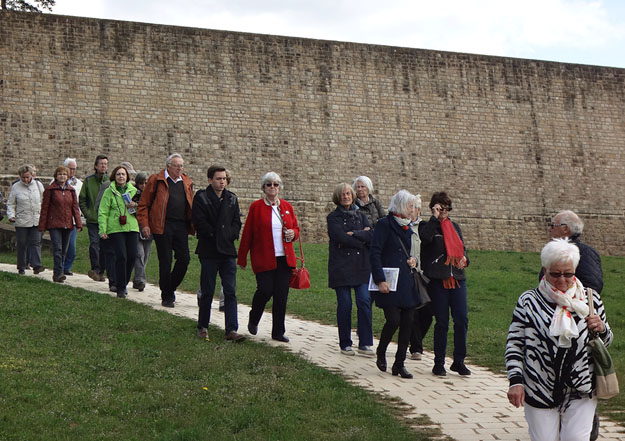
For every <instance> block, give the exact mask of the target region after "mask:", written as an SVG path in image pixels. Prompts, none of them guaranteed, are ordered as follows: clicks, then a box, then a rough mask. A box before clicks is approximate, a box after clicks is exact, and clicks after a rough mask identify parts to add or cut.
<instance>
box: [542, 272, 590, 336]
mask: <svg viewBox="0 0 625 441" xmlns="http://www.w3.org/2000/svg"><path fill="white" fill-rule="evenodd" d="M574 282H575V283H574V284H573V286H572V287H570V288H569V289H567V290H566V292H562V291H560V290H559V289H557V288H554V287H553V286H551V284H550V283H549V282H547V278H546V277H544V276H543V278H542V280H541V281H540V284H539V285H538V290H539V291H540V292H541V294H542V295H544V296H545V297H546V298H547V299H548V300H551V301H552V302H554V303H555V304H557V305H558V306H557V307H556V310H555V311H554V313H553V318H552V319H551V325H550V326H549V335H551V336H552V337H558V346H560V347H561V348H570V347H571V339H573V338H577V337H579V329H577V325H576V324H575V319H574V318H573V316H572V314H571V311H573V312H575V313H576V314H577V315H579V316H580V317H581V318H584V317H586V316H587V315H588V304H587V303H586V293H585V292H584V287H583V286H582V283H581V282H580V281H579V280H578V279H577V277H575V279H574Z"/></svg>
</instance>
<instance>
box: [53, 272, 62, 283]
mask: <svg viewBox="0 0 625 441" xmlns="http://www.w3.org/2000/svg"><path fill="white" fill-rule="evenodd" d="M52 280H53V281H54V282H57V283H63V281H64V280H65V276H64V275H63V274H54V275H53V276H52Z"/></svg>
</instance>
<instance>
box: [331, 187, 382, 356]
mask: <svg viewBox="0 0 625 441" xmlns="http://www.w3.org/2000/svg"><path fill="white" fill-rule="evenodd" d="M355 198H356V193H355V192H354V190H353V189H352V187H351V186H350V185H349V184H346V183H342V184H339V185H337V187H336V188H335V189H334V193H333V194H332V201H333V202H334V203H335V204H336V210H334V211H333V212H332V213H330V214H329V215H328V217H327V221H328V236H329V237H330V250H329V254H328V285H329V287H330V288H333V289H334V290H335V291H336V302H337V307H336V322H337V324H338V328H339V346H340V348H341V353H342V354H345V355H354V354H355V352H354V350H353V349H352V336H351V334H352V293H351V291H352V289H353V290H354V294H355V297H356V307H357V308H358V352H359V353H360V354H363V355H368V356H374V355H375V353H374V352H373V331H372V329H371V297H370V295H369V289H368V288H367V284H368V282H369V274H370V273H371V266H370V263H369V243H370V242H371V236H372V230H371V224H370V223H369V219H368V218H367V216H366V215H365V214H364V212H362V210H359V209H358V207H357V206H356V205H355V204H354V199H355Z"/></svg>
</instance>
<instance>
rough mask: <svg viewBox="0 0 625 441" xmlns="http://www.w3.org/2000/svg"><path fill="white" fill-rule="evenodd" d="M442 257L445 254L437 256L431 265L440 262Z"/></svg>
mask: <svg viewBox="0 0 625 441" xmlns="http://www.w3.org/2000/svg"><path fill="white" fill-rule="evenodd" d="M444 255H445V253H443V254H441V255H440V256H438V257H437V258H436V259H434V260H433V261H432V264H434V263H438V261H439V260H441V257H443V256H444Z"/></svg>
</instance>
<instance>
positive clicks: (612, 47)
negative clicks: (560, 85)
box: [52, 0, 625, 68]
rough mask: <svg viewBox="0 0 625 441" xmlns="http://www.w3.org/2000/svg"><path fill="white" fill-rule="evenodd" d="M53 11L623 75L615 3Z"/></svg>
mask: <svg viewBox="0 0 625 441" xmlns="http://www.w3.org/2000/svg"><path fill="white" fill-rule="evenodd" d="M52 12H53V13H54V14H61V15H75V16H82V17H95V18H106V19H114V20H127V21H139V22H146V23H158V24H166V25H175V26H190V27H198V28H205V29H219V30H227V31H239V32H252V33H259V34H271V35H284V36H290V37H305V38H314V39H322V40H339V41H349V42H357V43H372V44H381V45H389V46H402V47H410V48H419V49H432V50H438V51H451V52H464V53H472V54H482V55H498V56H504V57H516V58H530V59H538V60H548V61H559V62H566V63H579V64H591V65H599V66H611V67H620V68H625V1H623V0H592V1H591V0H524V1H510V0H388V1H380V0H314V1H311V0H306V1H302V0H195V1H191V0H176V1H172V0H149V1H148V0H130V1H129V0H57V2H56V6H55V7H54V9H53V11H52Z"/></svg>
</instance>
